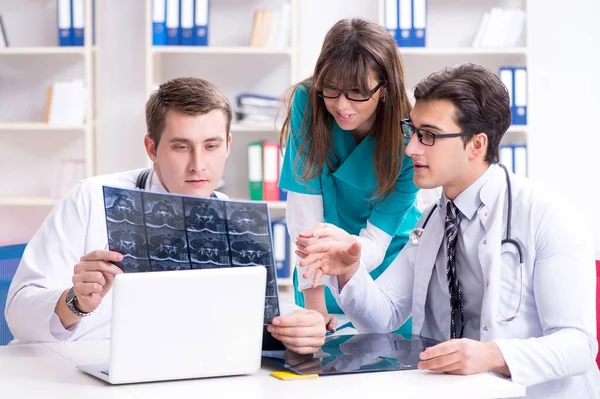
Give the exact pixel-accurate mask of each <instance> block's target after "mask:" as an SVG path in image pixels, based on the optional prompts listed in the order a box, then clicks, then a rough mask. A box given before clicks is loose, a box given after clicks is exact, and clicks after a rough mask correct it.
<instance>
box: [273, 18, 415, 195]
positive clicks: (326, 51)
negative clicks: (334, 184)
mask: <svg viewBox="0 0 600 399" xmlns="http://www.w3.org/2000/svg"><path fill="white" fill-rule="evenodd" d="M370 72H372V73H373V74H374V75H375V77H376V80H377V81H379V82H385V84H384V86H383V89H384V90H383V91H382V93H383V94H382V96H381V101H380V102H379V104H378V105H377V109H376V111H375V112H376V117H375V122H374V124H373V127H372V129H371V132H370V133H369V134H370V135H371V136H372V137H373V138H374V139H375V153H374V156H373V166H374V169H375V172H376V177H377V190H376V192H375V193H374V195H373V199H378V200H382V201H383V200H385V199H386V198H387V196H388V195H389V194H391V193H392V192H393V190H394V187H395V185H396V180H398V176H399V175H400V171H401V170H402V161H403V159H404V139H403V136H402V132H401V130H400V120H402V119H403V118H407V117H408V115H409V114H410V110H411V105H410V102H409V100H408V96H407V94H406V89H405V87H404V69H403V66H402V60H401V59H400V54H399V53H398V48H397V47H396V42H395V41H394V39H393V38H392V36H391V35H390V34H389V33H388V32H387V30H386V29H385V28H384V27H383V26H381V25H378V24H375V23H373V22H369V21H365V20H363V19H360V18H352V19H343V20H341V21H339V22H337V23H336V24H335V25H334V26H333V27H332V28H331V29H330V30H329V32H327V35H326V36H325V40H324V41H323V47H322V48H321V54H320V55H319V58H318V59H317V63H316V65H315V69H314V72H313V75H312V76H311V77H310V78H308V79H306V80H304V81H302V82H300V83H298V84H297V85H295V86H294V87H293V88H292V89H291V90H290V92H289V95H288V98H287V101H286V102H287V103H288V104H291V100H292V98H293V95H294V93H295V92H296V91H297V90H300V87H299V86H301V85H304V86H305V87H306V90H307V91H308V102H307V104H306V108H305V110H304V118H303V121H302V127H301V129H300V132H302V133H304V135H303V136H304V137H303V139H302V143H301V145H300V148H299V150H298V153H300V154H306V155H307V156H306V163H305V165H304V166H303V173H302V179H304V180H308V179H312V178H315V177H316V176H318V175H319V174H321V172H322V170H323V164H324V163H325V162H327V166H328V167H329V169H330V170H331V171H332V172H333V171H334V170H335V165H334V164H332V162H331V160H330V159H329V157H328V152H329V151H331V152H332V153H333V155H334V156H336V154H335V153H334V149H333V143H332V135H331V131H332V127H333V126H332V122H331V119H330V115H329V112H328V111H327V109H326V108H325V103H324V101H323V99H322V98H320V97H319V96H318V95H317V93H318V92H319V91H320V90H321V89H322V88H323V86H324V83H325V82H326V81H335V82H339V83H340V84H341V85H343V86H342V87H356V88H358V90H359V91H360V92H361V93H369V91H370V89H371V88H369V86H368V82H367V81H368V76H369V73H370ZM292 112H293V110H292V107H291V106H288V113H287V116H286V118H285V121H284V123H283V127H282V130H281V137H280V143H281V147H282V148H284V146H285V143H286V142H287V140H288V138H289V135H290V130H291V126H290V122H291V114H292ZM309 118H310V120H309ZM300 132H294V134H300ZM307 149H308V151H307ZM299 161H300V157H297V158H296V160H295V161H294V162H295V163H297V162H299ZM294 169H295V168H294Z"/></svg>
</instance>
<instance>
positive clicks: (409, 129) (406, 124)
mask: <svg viewBox="0 0 600 399" xmlns="http://www.w3.org/2000/svg"><path fill="white" fill-rule="evenodd" d="M400 126H402V135H403V136H404V138H405V139H406V141H407V142H408V140H410V138H411V137H412V136H413V134H415V133H416V134H417V138H418V139H419V141H420V142H421V144H423V145H427V146H430V147H431V146H432V145H434V144H435V139H449V138H452V137H466V136H472V135H473V134H472V133H443V134H439V133H433V132H430V131H429V130H424V129H417V128H416V127H414V125H413V124H411V123H410V119H403V120H401V121H400Z"/></svg>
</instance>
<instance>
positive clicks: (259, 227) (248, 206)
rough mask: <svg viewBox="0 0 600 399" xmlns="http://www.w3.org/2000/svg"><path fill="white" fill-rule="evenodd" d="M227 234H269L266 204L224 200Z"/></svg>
mask: <svg viewBox="0 0 600 399" xmlns="http://www.w3.org/2000/svg"><path fill="white" fill-rule="evenodd" d="M226 208H227V221H228V226H229V234H230V235H236V234H253V235H269V231H270V229H269V214H268V209H267V205H266V204H261V203H251V202H233V201H228V202H226Z"/></svg>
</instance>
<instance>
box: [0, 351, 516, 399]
mask: <svg viewBox="0 0 600 399" xmlns="http://www.w3.org/2000/svg"><path fill="white" fill-rule="evenodd" d="M108 353H109V342H108V341H87V342H85V341H84V342H69V343H57V344H43V345H42V344H38V345H22V346H6V347H0V395H1V396H2V397H6V398H21V397H23V398H29V397H38V398H43V399H53V398H57V399H58V398H60V399H65V398H90V399H95V398H114V399H135V398H137V399H154V398H156V399H158V398H161V399H162V398H175V399H183V398H193V399H198V398H213V397H232V396H233V397H236V398H248V399H250V398H264V399H271V398H272V399H276V398H277V399H281V398H284V399H294V398H302V399H311V398H315V397H327V398H343V399H353V398H356V399H367V398H373V397H375V398H377V397H379V398H388V397H392V396H395V394H397V395H398V397H402V398H444V399H446V398H461V399H465V398H513V397H519V396H524V395H525V388H524V387H523V386H521V385H518V384H514V383H512V382H510V381H508V380H505V379H501V378H497V377H495V376H493V375H491V374H479V375H471V376H453V375H447V374H438V373H431V372H423V371H419V370H409V371H395V372H383V373H367V374H360V375H358V374H349V375H340V376H329V377H320V378H318V379H316V380H304V381H302V380H300V381H280V380H277V379H275V378H273V377H271V376H269V371H272V370H273V369H272V368H271V367H270V366H269V364H268V363H264V364H263V368H262V369H261V370H260V371H259V372H258V373H257V374H254V375H251V376H241V377H225V378H208V379H196V380H184V381H171V382H155V383H147V384H131V385H121V386H111V385H109V384H106V383H104V382H102V381H99V380H97V379H95V378H94V377H91V376H88V375H87V374H84V373H82V372H80V371H79V370H77V369H76V368H75V365H76V364H98V363H107V361H108Z"/></svg>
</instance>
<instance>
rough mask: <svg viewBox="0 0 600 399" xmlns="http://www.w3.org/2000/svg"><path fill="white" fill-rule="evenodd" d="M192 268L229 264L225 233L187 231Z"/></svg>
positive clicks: (209, 267)
mask: <svg viewBox="0 0 600 399" xmlns="http://www.w3.org/2000/svg"><path fill="white" fill-rule="evenodd" d="M188 238H189V243H190V245H189V248H190V258H191V261H192V269H212V268H215V267H223V266H230V265H231V260H230V258H229V244H228V242H227V234H213V233H207V232H205V233H196V232H188Z"/></svg>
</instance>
